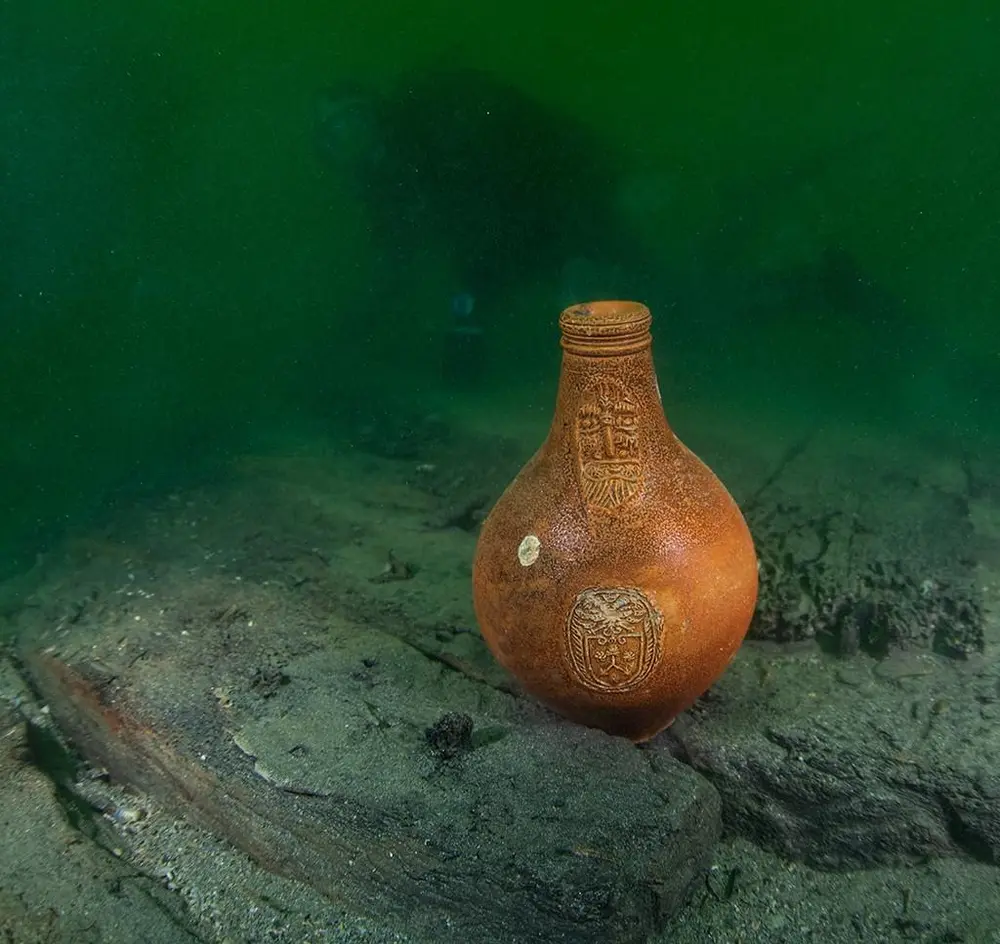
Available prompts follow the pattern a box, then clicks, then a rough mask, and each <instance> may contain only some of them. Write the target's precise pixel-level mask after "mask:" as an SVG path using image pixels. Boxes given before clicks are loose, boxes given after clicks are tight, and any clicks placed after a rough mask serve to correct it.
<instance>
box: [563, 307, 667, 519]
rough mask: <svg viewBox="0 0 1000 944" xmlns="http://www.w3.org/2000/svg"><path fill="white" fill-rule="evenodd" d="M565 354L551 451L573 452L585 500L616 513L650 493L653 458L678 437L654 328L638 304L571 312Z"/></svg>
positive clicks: (566, 320)
mask: <svg viewBox="0 0 1000 944" xmlns="http://www.w3.org/2000/svg"><path fill="white" fill-rule="evenodd" d="M559 323H560V328H561V330H562V347H563V360H562V369H561V371H560V376H559V392H558V396H557V400H556V409H555V415H554V417H553V422H552V427H551V429H550V431H549V437H548V442H547V446H548V449H549V450H550V451H554V452H557V453H559V454H562V455H566V456H568V457H571V462H572V464H573V465H574V466H575V467H576V469H577V476H578V479H579V482H580V487H581V489H582V492H583V498H584V500H585V502H586V504H587V505H588V507H591V508H592V509H594V510H599V511H606V512H612V511H615V510H617V509H618V508H619V507H620V506H622V505H624V504H629V503H630V502H631V500H632V499H634V498H637V497H638V496H639V494H640V493H641V492H642V491H643V482H644V480H645V478H646V474H647V469H648V464H649V459H650V457H651V456H652V455H653V454H654V453H661V452H662V448H663V446H664V445H666V441H667V440H668V439H670V438H672V437H673V433H672V432H671V430H670V427H669V426H668V425H667V421H666V417H665V416H664V413H663V405H662V403H661V401H660V391H659V386H658V384H657V381H656V371H655V368H654V366H653V357H652V348H651V339H650V334H649V326H650V315H649V310H648V309H647V308H646V307H645V306H643V305H640V304H638V303H636V302H596V303H593V304H590V305H577V306H574V307H573V308H569V309H567V310H566V311H564V312H563V314H562V317H561V318H560V320H559Z"/></svg>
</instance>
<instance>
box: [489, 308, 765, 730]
mask: <svg viewBox="0 0 1000 944" xmlns="http://www.w3.org/2000/svg"><path fill="white" fill-rule="evenodd" d="M650 322H651V317H650V313H649V309H648V308H646V307H645V306H644V305H641V304H639V303H636V302H628V301H599V302H593V303H590V304H583V305H575V306H573V307H571V308H567V309H566V310H565V311H564V312H563V313H562V315H561V317H560V319H559V325H560V330H561V334H562V348H563V356H562V368H561V372H560V378H559V389H558V395H557V399H556V406H555V415H554V417H553V420H552V425H551V427H550V430H549V434H548V437H547V438H546V440H545V442H544V443H543V444H542V446H541V448H540V449H539V450H538V452H536V453H535V455H534V456H533V457H532V458H531V459H530V460H529V461H528V463H527V464H526V465H525V467H524V468H523V469H522V470H521V472H520V473H519V474H518V476H517V477H516V478H515V479H514V481H513V482H511V484H510V485H509V486H508V487H507V489H506V491H505V492H504V493H503V495H502V496H501V497H500V499H499V500H498V501H497V503H496V505H495V506H494V507H493V508H492V509H491V511H490V513H489V514H488V515H487V517H486V520H485V521H484V522H483V525H482V530H481V531H480V535H479V540H478V543H477V546H476V554H475V560H474V564H473V598H474V604H475V610H476V617H477V619H478V621H479V625H480V628H481V630H482V634H483V637H484V639H485V640H486V643H487V645H488V646H489V647H490V649H491V650H492V652H493V654H494V656H495V657H496V658H497V660H498V661H499V662H500V663H501V664H502V665H503V666H505V667H506V668H507V669H508V670H509V671H510V672H511V673H512V674H513V675H514V676H515V677H516V678H517V679H518V680H519V681H520V682H521V684H522V685H523V687H524V688H525V689H526V690H527V691H528V692H530V693H531V694H533V695H534V696H535V697H537V698H538V699H540V700H541V701H543V702H545V703H546V704H548V705H549V706H550V707H552V708H553V709H555V710H556V711H558V712H560V713H561V714H563V715H564V716H566V717H567V718H570V719H572V720H574V721H576V722H579V723H581V724H585V725H589V726H591V727H596V728H602V729H603V730H605V731H607V732H610V733H612V734H616V735H622V736H624V737H628V738H631V739H632V740H634V741H643V740H647V739H648V738H651V737H653V736H654V735H655V734H657V733H658V732H659V731H662V730H663V729H664V728H665V727H666V726H667V725H669V724H670V723H671V721H672V720H673V719H674V718H675V717H676V716H677V715H678V714H679V713H680V712H682V711H684V710H685V709H686V708H688V707H689V706H690V705H691V704H692V703H693V702H694V701H695V700H696V699H697V698H698V697H699V696H700V695H702V694H703V693H704V692H705V691H706V690H707V689H708V688H709V687H710V686H711V685H712V683H713V682H715V681H716V680H717V679H718V678H719V676H720V675H721V674H722V673H723V671H724V670H725V668H726V666H727V665H728V664H729V662H730V660H731V659H732V658H733V655H734V654H735V653H736V651H737V649H738V648H739V646H740V643H741V642H742V641H743V637H744V636H745V635H746V631H747V628H748V627H749V624H750V618H751V616H752V615H753V609H754V606H755V604H756V600H757V558H756V554H755V553H754V546H753V540H752V539H751V536H750V532H749V529H748V528H747V525H746V522H745V521H744V519H743V515H742V514H741V513H740V510H739V508H738V507H737V505H736V502H735V501H734V500H733V498H732V497H731V496H730V494H729V492H728V491H727V490H726V488H725V486H723V484H722V483H721V482H720V481H719V479H718V478H717V477H716V476H715V475H714V474H713V473H712V471H711V470H710V469H709V468H708V467H707V466H706V465H705V464H704V463H703V462H701V460H700V459H698V458H697V456H695V455H694V454H693V453H692V452H691V451H690V450H689V449H688V448H687V447H686V446H684V445H683V443H681V441H680V440H679V439H678V438H677V436H676V435H675V434H674V432H673V431H672V429H671V428H670V426H669V424H668V422H667V419H666V416H665V414H664V411H663V405H662V402H661V399H660V391H659V386H658V384H657V381H656V373H655V369H654V366H653V359H652V351H651V338H650Z"/></svg>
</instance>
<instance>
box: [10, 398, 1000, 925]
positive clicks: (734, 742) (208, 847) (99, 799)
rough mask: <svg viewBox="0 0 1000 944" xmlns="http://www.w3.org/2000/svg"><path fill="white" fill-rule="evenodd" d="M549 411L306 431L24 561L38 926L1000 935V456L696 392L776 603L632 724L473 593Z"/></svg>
mask: <svg viewBox="0 0 1000 944" xmlns="http://www.w3.org/2000/svg"><path fill="white" fill-rule="evenodd" d="M386 416H392V417H393V419H392V420H391V421H390V420H387V419H385V417H386ZM379 417H381V418H379ZM472 418H474V419H475V421H474V422H473V420H472ZM544 420H545V417H543V416H542V415H541V414H527V415H520V414H512V413H510V412H509V411H508V412H504V411H503V410H502V409H499V410H496V409H494V410H492V412H491V408H487V407H483V406H482V405H480V406H479V407H477V408H476V409H475V410H472V411H471V412H466V413H463V414H461V415H460V414H458V413H457V412H453V413H449V412H448V411H447V410H446V409H445V410H442V411H439V412H436V413H435V414H434V415H428V414H426V413H422V412H420V411H411V412H410V413H407V412H406V411H405V410H403V411H400V410H396V411H395V412H393V413H385V412H380V413H378V414H376V415H375V417H374V418H372V417H368V418H364V419H363V420H359V422H358V424H357V426H356V428H355V429H354V430H353V432H352V433H351V434H349V435H348V436H346V437H339V436H338V437H327V436H323V435H320V434H310V435H308V436H303V437H301V438H298V439H296V440H295V441H292V442H289V441H285V442H282V443H272V444H270V446H269V447H268V448H267V449H261V450H260V451H259V452H258V453H256V454H248V455H244V456H242V457H240V458H238V459H234V460H233V461H232V462H230V463H229V464H228V465H227V466H226V467H225V468H224V469H223V470H222V471H221V472H220V474H219V475H217V476H216V477H214V478H213V479H212V480H211V481H205V482H202V483H200V484H197V485H178V487H177V489H175V490H173V491H171V492H169V493H165V494H163V495H161V496H159V497H157V498H155V499H150V500H148V501H143V502H137V503H135V504H134V505H132V506H130V507H126V508H121V509H118V510H117V511H116V512H114V513H113V514H110V515H109V516H108V518H107V520H106V521H104V522H103V523H102V524H100V526H94V527H92V528H81V529H78V530H77V531H75V532H74V533H72V534H70V535H68V536H67V537H66V539H65V540H64V541H63V542H62V544H61V545H60V546H59V547H58V548H56V549H53V550H52V551H51V552H50V553H48V554H47V555H45V556H44V557H42V558H40V559H39V560H38V562H37V564H36V565H35V567H34V568H33V569H32V570H31V571H30V572H28V573H25V574H22V575H20V576H18V577H16V578H14V579H12V580H10V581H8V582H7V583H6V584H4V585H3V586H0V633H2V635H3V636H4V637H6V638H8V639H10V640H12V642H11V644H10V646H9V648H8V650H7V652H6V654H5V655H4V657H3V662H2V663H0V693H2V695H3V706H4V707H3V708H2V709H0V721H2V727H0V730H2V735H3V736H2V738H0V809H2V811H3V813H2V817H3V828H2V829H0V929H2V930H3V932H4V933H5V934H6V936H7V939H10V940H15V941H19V942H28V941H73V942H83V941H104V942H112V941H136V940H143V941H150V942H159V941H170V942H174V941H212V942H216V941H218V942H221V941H241V942H257V941H261V942H263V941H295V942H305V941H317V942H318V941H344V942H346V941H360V940H364V941H369V942H373V941H386V942H389V941H398V942H413V944H425V942H445V941H451V940H456V941H457V940H463V941H466V942H480V941H481V942H487V941H488V942H497V941H503V942H511V944H515V942H525V944H528V942H549V941H552V942H555V941H566V942H590V941H592V942H599V941H600V942H608V941H613V942H659V941H663V942H666V941H671V942H692V944H693V942H730V944H731V942H739V941H757V942H771V941H773V942H782V941H787V942H797V941H824V942H841V941H843V942H850V941H867V940H871V939H873V938H877V939H879V940H881V941H885V942H894V941H967V942H984V944H986V942H991V941H994V942H1000V931H997V928H1000V869H998V865H1000V725H998V723H997V722H998V720H1000V661H998V657H997V653H998V651H1000V608H998V600H1000V482H998V480H997V479H996V476H995V474H994V471H993V470H995V469H996V468H997V465H996V462H997V456H996V455H995V454H992V452H991V451H990V450H988V449H987V448H986V447H984V446H982V445H970V444H968V443H966V444H962V443H958V442H945V441H943V440H941V439H940V438H936V439H933V440H932V439H931V438H929V437H928V438H925V439H920V440H918V439H917V438H916V437H910V438H907V439H903V438H900V439H898V440H896V439H894V438H893V437H892V436H891V435H889V434H887V433H885V432H884V431H876V430H865V429H861V428H859V427H850V426H846V425H845V426H841V427H830V428H826V429H805V428H802V429H783V428H766V429H760V428H753V427H752V426H749V425H748V424H747V423H745V422H743V421H739V422H736V421H734V420H732V419H728V420H723V419H720V418H719V417H717V416H713V415H711V414H710V413H708V412H706V411H702V412H701V413H698V412H697V411H691V412H690V413H689V415H688V416H687V417H686V418H685V422H684V423H683V424H682V426H681V428H678V430H677V431H678V433H679V435H681V438H682V439H684V440H685V442H687V444H688V445H690V446H691V447H692V448H693V449H694V450H695V451H696V452H697V453H698V454H699V455H701V457H702V458H703V459H705V460H706V461H707V462H708V464H709V465H711V466H712V467H713V468H714V469H715V471H716V472H717V473H718V474H719V475H720V477H721V478H722V479H723V481H724V482H725V483H726V484H727V485H728V486H729V488H730V490H731V491H732V492H733V494H734V495H735V496H736V498H737V499H738V501H739V502H740V504H741V506H742V507H743V509H744V511H745V513H746V515H747V517H748V520H749V521H750V524H751V527H752V530H753V532H754V535H755V538H756V541H757V545H758V551H759V555H760V558H761V575H762V588H761V596H760V603H759V606H758V613H757V616H756V618H755V621H754V624H753V627H752V629H751V634H750V638H749V639H748V641H747V642H746V643H745V644H744V646H743V648H742V650H741V652H740V654H739V656H738V657H737V659H736V661H735V662H734V664H733V665H732V666H731V668H730V670H729V671H728V672H727V673H726V675H725V676H724V677H723V679H722V680H721V681H720V682H719V683H718V684H717V685H716V686H715V688H713V689H712V690H711V691H710V692H709V693H708V694H707V695H706V696H705V697H703V698H702V699H701V700H700V701H699V702H698V704H697V705H696V706H695V708H694V709H692V710H691V711H689V712H687V713H686V714H685V715H684V716H682V717H681V718H680V719H678V720H677V722H675V724H674V725H673V726H672V727H671V728H670V729H669V730H668V731H667V732H665V733H664V734H662V735H660V736H658V737H657V738H656V739H654V740H653V741H651V742H649V743H648V744H645V745H642V746H635V745H633V744H631V743H629V742H626V741H622V740H620V739H615V738H612V737H609V736H607V735H604V734H602V733H600V732H597V731H592V730H589V729H584V728H580V727H577V726H574V725H572V724H569V723H567V722H565V721H562V720H561V719H559V718H557V717H556V716H554V715H553V714H551V713H549V712H548V711H547V710H545V709H544V708H542V707H540V706H538V705H537V704H536V703H534V702H533V701H532V700H531V699H530V698H528V697H526V696H524V695H523V694H522V693H520V692H519V690H518V688H517V686H516V684H515V683H514V682H513V681H512V680H511V679H510V678H508V677H507V676H506V675H505V674H504V673H503V671H502V670H501V669H499V667H498V666H497V665H496V664H495V662H494V661H493V659H492V657H491V656H490V654H489V653H488V651H487V650H486V648H485V645H484V644H483V642H482V640H481V639H480V637H479V634H478V631H477V629H476V625H475V621H474V617H473V614H472V607H471V598H470V592H469V580H470V562H471V556H472V550H473V547H474V544H475V540H476V532H477V527H478V523H479V522H480V521H481V519H482V516H483V515H484V513H485V511H486V510H487V509H488V508H489V506H490V504H491V503H492V502H493V501H494V500H495V499H496V497H497V496H498V495H499V493H500V491H501V490H502V488H503V486H504V485H505V484H506V483H507V482H508V481H509V480H510V479H511V478H512V477H513V476H514V475H515V474H516V472H517V470H518V469H519V468H520V466H521V464H522V463H523V462H524V460H525V459H526V458H527V456H528V455H529V454H530V453H531V452H532V451H533V449H534V448H535V446H536V445H537V443H538V440H539V437H540V436H541V435H542V434H543V432H544V425H545V423H544ZM67 744H69V745H72V749H73V752H70V751H68V750H67V747H66V745H67ZM74 752H75V753H74Z"/></svg>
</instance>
